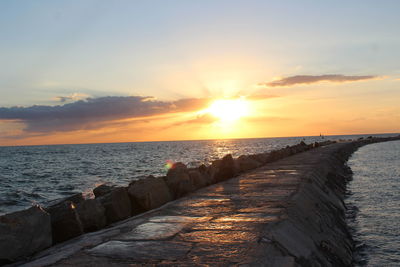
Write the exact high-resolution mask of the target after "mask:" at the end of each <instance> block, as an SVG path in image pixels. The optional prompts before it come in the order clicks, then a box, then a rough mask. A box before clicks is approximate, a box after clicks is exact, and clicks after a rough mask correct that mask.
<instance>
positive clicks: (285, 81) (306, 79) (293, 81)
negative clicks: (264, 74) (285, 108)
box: [259, 74, 377, 87]
mask: <svg viewBox="0 0 400 267" xmlns="http://www.w3.org/2000/svg"><path fill="white" fill-rule="evenodd" d="M375 78H377V76H373V75H365V76H348V75H342V74H325V75H296V76H289V77H285V78H282V79H279V80H276V81H272V82H266V83H260V84H259V85H261V86H267V87H284V86H293V85H298V84H312V83H318V82H322V81H327V82H336V83H344V82H356V81H362V80H370V79H375Z"/></svg>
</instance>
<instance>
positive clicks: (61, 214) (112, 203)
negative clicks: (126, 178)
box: [0, 141, 331, 265]
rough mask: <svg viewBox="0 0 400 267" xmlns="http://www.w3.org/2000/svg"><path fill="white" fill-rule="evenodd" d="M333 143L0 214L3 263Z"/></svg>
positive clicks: (177, 171)
mask: <svg viewBox="0 0 400 267" xmlns="http://www.w3.org/2000/svg"><path fill="white" fill-rule="evenodd" d="M330 143H331V142H330V141H327V142H323V143H315V144H310V145H307V144H305V143H304V142H301V143H300V144H298V145H294V146H287V147H286V148H283V149H279V150H275V151H272V152H269V153H260V154H255V155H243V156H240V157H239V158H237V159H234V158H233V157H232V156H231V155H226V156H224V157H223V158H222V159H219V160H215V161H214V162H212V164H211V165H209V166H206V165H201V166H199V167H197V168H187V167H186V165H185V164H183V163H180V162H177V163H175V164H174V165H173V166H172V167H171V168H170V169H169V170H168V172H167V174H166V176H164V177H153V176H149V177H146V178H144V179H141V180H135V181H132V182H131V183H130V184H129V185H128V186H127V187H119V186H116V185H113V184H102V185H100V186H98V187H96V188H95V189H93V193H94V195H95V198H94V199H84V198H83V196H82V194H81V193H79V194H75V195H73V196H70V197H68V198H64V199H58V200H54V201H52V202H50V203H49V205H47V206H46V207H40V206H35V207H32V208H30V209H27V210H23V211H19V212H14V213H11V214H6V215H3V216H0V265H1V264H6V263H12V262H15V261H18V260H25V259H27V258H29V256H30V255H32V254H34V253H36V252H38V251H41V250H43V249H45V248H47V247H49V246H52V245H55V244H57V243H61V242H64V241H66V240H69V239H72V238H74V237H77V236H80V235H82V234H84V233H88V232H93V231H97V230H100V229H102V228H104V227H107V226H109V225H111V224H113V223H115V222H118V221H121V220H124V219H127V218H129V217H131V216H134V215H137V214H140V213H143V212H146V211H149V210H152V209H155V208H158V207H160V206H162V205H164V204H166V203H167V202H170V201H172V200H175V199H177V198H180V197H182V196H185V195H187V194H188V193H191V192H193V191H195V190H197V189H199V188H202V187H206V186H208V185H211V184H215V183H218V182H221V181H224V180H227V179H229V178H232V177H234V176H236V175H238V174H240V173H242V172H245V171H248V170H251V169H254V168H257V167H260V166H262V165H265V164H267V163H269V162H273V161H276V160H279V159H281V158H284V157H286V156H288V155H293V154H296V153H300V152H303V151H306V150H309V149H311V148H314V147H317V146H321V145H327V144H330Z"/></svg>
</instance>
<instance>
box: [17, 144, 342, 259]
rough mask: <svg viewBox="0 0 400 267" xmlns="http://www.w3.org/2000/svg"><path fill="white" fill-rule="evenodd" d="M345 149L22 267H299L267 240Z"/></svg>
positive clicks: (327, 150) (199, 195)
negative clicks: (304, 188) (323, 166)
mask: <svg viewBox="0 0 400 267" xmlns="http://www.w3.org/2000/svg"><path fill="white" fill-rule="evenodd" d="M341 146H343V144H334V145H330V146H327V147H321V148H317V149H313V150H310V151H307V152H304V153H300V154H297V155H294V156H291V157H288V158H285V159H282V160H279V161H277V162H274V163H270V164H268V165H266V166H264V167H261V168H258V169H255V170H253V171H251V172H248V173H246V174H242V175H240V176H238V177H235V178H232V179H230V180H228V181H225V182H221V183H218V184H215V185H212V186H209V187H206V188H203V189H201V190H199V191H196V192H194V193H192V194H190V195H188V196H186V197H184V198H181V199H178V200H176V201H173V202H170V203H168V204H167V205H164V206H163V207H161V208H159V209H156V210H153V211H150V212H147V213H145V214H142V215H139V216H136V217H131V218H129V219H127V220H125V221H123V222H120V223H118V224H115V225H113V226H111V227H109V228H107V229H104V230H102V231H98V232H95V233H90V234H85V235H83V236H80V237H78V238H75V239H73V240H70V241H68V242H66V243H63V244H59V245H57V246H54V247H52V248H50V249H48V250H46V251H44V252H41V253H40V254H38V255H36V256H35V258H34V259H33V260H32V261H31V262H29V263H26V264H25V265H24V266H45V265H54V266H125V265H126V266H128V265H129V266H136V265H138V266H141V265H179V266H189V265H190V266H193V265H210V266H227V265H254V266H259V265H267V266H297V264H298V261H297V263H296V262H295V257H294V256H293V255H288V253H286V252H285V251H286V249H284V248H280V246H282V245H283V244H284V241H282V242H280V243H278V242H276V240H272V236H273V235H271V234H268V233H267V229H268V227H269V225H271V224H276V223H277V222H281V221H284V220H286V219H287V217H288V214H287V210H288V208H290V206H291V205H293V201H292V199H293V196H294V195H295V194H296V192H297V191H298V190H299V188H300V186H301V184H303V183H305V182H307V179H309V177H311V176H312V175H313V173H314V174H315V169H316V168H320V162H321V161H324V160H326V159H327V158H329V157H331V156H332V153H333V152H334V151H337V150H338V149H339V148H340V147H341ZM289 234H290V233H289Z"/></svg>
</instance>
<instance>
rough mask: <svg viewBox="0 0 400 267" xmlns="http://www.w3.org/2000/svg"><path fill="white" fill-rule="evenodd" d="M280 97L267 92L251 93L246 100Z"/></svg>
mask: <svg viewBox="0 0 400 267" xmlns="http://www.w3.org/2000/svg"><path fill="white" fill-rule="evenodd" d="M276 97H279V96H277V95H266V94H259V95H257V94H256V95H249V96H246V100H265V99H271V98H276Z"/></svg>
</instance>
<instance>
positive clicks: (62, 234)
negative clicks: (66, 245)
mask: <svg viewBox="0 0 400 267" xmlns="http://www.w3.org/2000/svg"><path fill="white" fill-rule="evenodd" d="M46 211H47V212H48V213H49V214H50V218H51V229H52V235H53V243H59V242H63V241H65V240H68V239H71V238H73V237H76V236H79V235H81V234H83V227H82V223H81V221H80V219H79V216H78V213H77V212H76V205H75V204H74V203H73V202H72V201H69V200H67V201H64V202H61V203H59V204H56V205H53V206H50V207H46Z"/></svg>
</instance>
